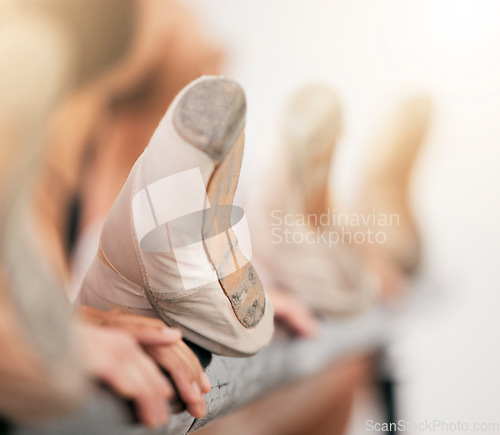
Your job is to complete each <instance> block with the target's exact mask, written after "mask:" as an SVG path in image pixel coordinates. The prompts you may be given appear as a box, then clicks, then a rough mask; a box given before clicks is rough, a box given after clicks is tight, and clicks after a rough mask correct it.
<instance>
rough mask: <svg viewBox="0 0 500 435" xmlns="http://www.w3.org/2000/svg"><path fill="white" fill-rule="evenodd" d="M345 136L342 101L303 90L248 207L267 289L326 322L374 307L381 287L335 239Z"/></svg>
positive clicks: (327, 92)
mask: <svg viewBox="0 0 500 435" xmlns="http://www.w3.org/2000/svg"><path fill="white" fill-rule="evenodd" d="M341 133H342V111H341V104H340V100H339V98H338V96H337V94H336V93H335V92H334V91H333V90H332V89H331V88H330V87H328V86H325V85H322V84H312V85H308V86H305V87H303V88H302V89H300V90H299V91H298V92H297V93H296V94H294V96H293V97H292V98H291V100H290V101H289V102H288V104H287V105H286V106H285V108H284V110H283V112H282V115H281V118H280V120H279V123H278V129H277V132H276V135H275V136H276V137H275V138H274V140H273V144H274V146H275V148H274V149H273V151H274V152H273V154H272V157H271V158H270V159H269V165H268V168H267V169H266V170H264V174H263V175H262V177H256V178H257V180H256V182H255V184H254V186H253V189H252V191H251V192H250V194H249V195H248V199H247V201H248V202H246V203H245V205H246V209H247V210H248V219H249V224H250V228H251V230H252V234H253V238H252V241H253V248H254V252H255V257H254V261H255V263H256V266H257V270H258V271H259V272H261V271H262V275H263V277H264V278H265V283H266V285H269V286H271V287H278V288H280V289H282V290H285V291H289V292H291V293H293V294H294V295H295V296H297V297H298V298H299V299H301V300H303V301H304V302H305V303H306V304H307V305H309V306H310V307H311V308H313V309H314V310H315V311H316V312H318V313H320V314H322V315H324V316H326V317H337V316H339V315H347V314H354V313H358V312H360V311H363V310H364V309H366V308H367V307H369V306H370V305H371V304H372V302H373V300H374V298H375V295H376V293H377V291H378V290H377V283H376V281H375V280H374V279H373V278H372V277H371V276H368V275H367V274H365V273H364V271H363V269H362V264H361V263H360V261H359V259H358V258H357V257H356V255H355V253H354V252H352V249H351V248H350V246H346V244H344V243H342V241H341V240H340V238H337V236H338V233H339V228H338V227H337V226H336V225H335V222H334V220H333V218H334V216H333V215H332V212H333V213H334V212H335V209H334V198H333V195H332V190H331V188H330V186H329V184H330V170H331V167H332V159H333V157H334V153H335V148H336V145H337V143H338V141H339V139H340V135H341Z"/></svg>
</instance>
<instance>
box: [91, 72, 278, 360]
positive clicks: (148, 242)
mask: <svg viewBox="0 0 500 435" xmlns="http://www.w3.org/2000/svg"><path fill="white" fill-rule="evenodd" d="M245 112H246V102H245V96H244V93H243V91H242V89H241V87H240V86H239V85H238V84H237V83H235V82H233V81H230V80H227V79H222V78H215V77H204V78H201V79H199V80H197V81H195V82H193V83H191V84H190V85H189V86H187V87H186V88H185V89H184V90H183V91H182V92H181V93H180V94H179V95H178V96H177V98H176V99H175V100H174V102H173V104H172V105H171V107H170V109H169V110H168V111H167V113H166V115H165V117H164V119H163V121H162V123H161V124H160V126H159V128H158V130H157V131H156V133H155V135H154V136H153V139H152V140H151V142H150V144H149V146H148V148H147V149H146V151H145V152H144V153H143V155H142V156H141V157H140V158H139V160H138V161H137V162H136V164H135V166H134V168H133V169H132V171H131V173H130V175H129V178H128V180H127V182H126V184H125V186H124V188H123V190H122V191H121V193H120V195H119V197H118V199H117V201H116V202H115V205H114V206H113V209H112V210H111V213H110V215H109V216H108V219H107V221H106V223H105V225H104V229H103V232H102V234H101V246H100V250H99V253H98V256H97V257H96V258H95V259H94V262H93V264H92V266H91V268H90V271H89V273H88V275H87V277H86V279H85V281H84V284H83V287H82V295H81V302H82V303H83V304H85V305H91V306H95V307H96V308H101V309H109V308H116V307H118V308H121V309H128V310H130V311H131V312H135V313H137V314H146V315H150V316H155V315H157V316H159V317H160V318H162V319H163V320H164V321H165V322H166V323H167V324H169V325H171V326H178V327H179V328H181V329H182V330H183V334H184V336H185V337H186V338H187V339H189V340H191V341H193V342H194V343H196V344H198V345H200V346H202V347H204V348H206V349H208V350H210V351H212V352H215V353H221V354H226V355H233V356H242V355H249V354H253V353H256V352H258V351H259V350H260V349H261V348H262V347H264V346H265V345H266V344H267V343H268V341H269V340H270V338H271V336H272V332H273V310H272V307H271V304H270V303H269V301H268V300H267V297H266V295H265V293H264V291H263V288H262V285H261V283H260V280H259V278H258V276H257V274H256V272H255V270H254V268H253V266H252V265H251V263H250V262H249V258H250V252H249V249H248V248H249V243H248V230H247V228H246V220H245V217H244V216H243V213H242V212H240V209H237V208H233V206H232V202H233V198H234V194H235V191H236V187H237V183H238V178H239V172H240V167H241V160H242V156H243V144H244V135H243V130H244V124H245ZM235 212H236V213H235ZM234 220H237V222H234ZM232 221H233V222H232ZM232 223H234V225H232ZM237 235H238V236H239V240H238V238H237ZM153 309H154V311H153Z"/></svg>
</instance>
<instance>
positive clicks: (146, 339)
mask: <svg viewBox="0 0 500 435" xmlns="http://www.w3.org/2000/svg"><path fill="white" fill-rule="evenodd" d="M115 326H117V327H120V328H123V329H125V330H126V331H128V332H129V333H130V334H132V335H133V336H134V338H135V339H136V340H137V341H138V342H139V343H140V344H142V345H144V346H165V345H170V344H174V343H176V342H178V341H180V340H181V338H182V333H181V331H180V330H179V329H175V328H169V327H168V326H166V325H165V324H163V325H161V326H156V325H155V326H150V325H142V324H133V323H124V322H122V321H121V320H120V322H117V323H116V324H115Z"/></svg>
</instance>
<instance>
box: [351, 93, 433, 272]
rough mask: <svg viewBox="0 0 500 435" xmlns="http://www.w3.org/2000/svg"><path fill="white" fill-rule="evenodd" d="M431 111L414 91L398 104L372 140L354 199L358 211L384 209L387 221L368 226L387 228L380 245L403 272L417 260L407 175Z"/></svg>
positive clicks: (417, 244) (417, 242) (379, 211)
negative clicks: (363, 173) (364, 169)
mask: <svg viewBox="0 0 500 435" xmlns="http://www.w3.org/2000/svg"><path fill="white" fill-rule="evenodd" d="M431 115H432V105H431V101H430V100H429V98H427V97H426V96H415V97H413V98H410V99H408V100H406V101H405V102H404V103H403V104H402V105H401V106H400V107H398V110H397V111H396V112H395V113H394V114H393V115H392V116H391V117H390V118H389V119H388V121H387V123H386V124H385V126H384V129H383V130H382V132H381V134H380V136H379V137H378V139H377V141H376V142H375V146H374V147H373V149H372V152H371V155H370V159H369V161H368V162H369V163H368V167H367V170H366V175H365V177H364V180H363V182H362V184H361V188H360V192H359V195H358V197H357V199H356V205H355V206H356V210H357V211H358V212H360V213H366V214H372V213H375V214H376V215H377V216H380V215H381V214H383V215H385V217H386V220H387V222H388V224H389V225H388V226H386V225H384V227H383V228H382V227H377V228H372V229H373V230H374V231H383V232H384V233H385V234H386V237H387V241H386V243H384V244H382V245H380V248H381V249H382V250H383V251H384V253H385V256H386V257H387V258H388V259H389V260H390V261H392V262H394V264H396V265H398V267H399V268H400V269H401V271H402V272H404V273H408V274H410V273H413V272H414V271H415V270H416V268H417V267H418V263H419V260H420V258H419V257H420V240H419V234H418V229H417V227H416V224H415V221H414V218H413V214H412V212H411V208H410V204H409V188H410V181H411V175H412V169H413V166H414V164H415V161H416V159H417V157H418V154H419V151H420V150H421V148H422V144H423V143H424V141H425V137H426V134H427V132H428V130H429V127H430V122H431ZM384 224H385V222H384Z"/></svg>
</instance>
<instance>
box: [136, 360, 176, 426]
mask: <svg viewBox="0 0 500 435" xmlns="http://www.w3.org/2000/svg"><path fill="white" fill-rule="evenodd" d="M129 365H130V369H129V371H128V373H129V374H130V376H132V373H135V379H136V382H137V386H136V391H135V393H134V397H133V399H134V402H135V404H136V408H137V415H138V417H139V419H140V421H141V422H143V423H144V424H145V425H147V426H150V427H158V426H160V425H162V424H165V423H166V422H167V419H168V407H167V400H166V397H165V395H164V394H161V393H160V392H159V391H158V385H159V384H156V385H155V381H154V377H153V378H151V377H150V376H151V373H150V372H149V369H147V368H146V367H145V365H144V364H142V365H141V363H134V362H132V361H131V364H129ZM158 382H159V381H158Z"/></svg>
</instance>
